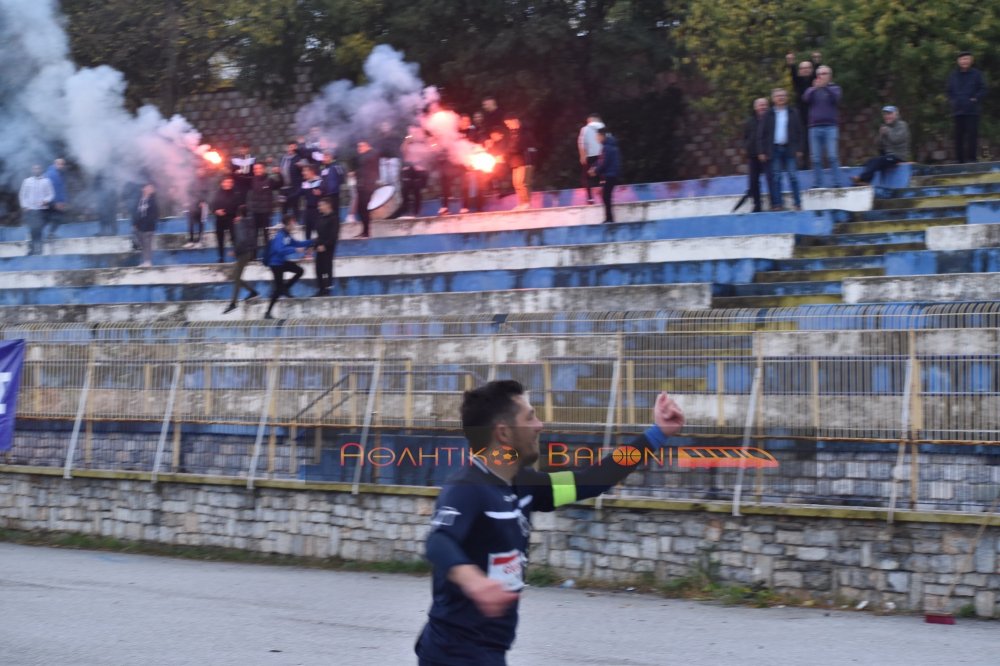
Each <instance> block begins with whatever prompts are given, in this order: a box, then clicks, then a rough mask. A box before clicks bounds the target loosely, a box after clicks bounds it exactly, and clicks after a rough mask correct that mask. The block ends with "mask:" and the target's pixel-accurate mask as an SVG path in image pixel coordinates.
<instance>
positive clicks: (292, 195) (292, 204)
mask: <svg viewBox="0 0 1000 666" xmlns="http://www.w3.org/2000/svg"><path fill="white" fill-rule="evenodd" d="M307 161H308V158H307V157H306V153H305V150H304V149H303V148H301V147H300V146H299V144H298V143H297V142H295V141H290V142H289V143H288V148H287V150H286V151H285V154H284V155H282V156H281V161H280V162H279V163H278V171H279V172H280V173H281V195H282V196H283V197H284V202H283V203H282V205H281V215H282V216H284V215H285V213H295V215H298V214H299V189H300V188H301V187H302V164H303V163H305V162H307Z"/></svg>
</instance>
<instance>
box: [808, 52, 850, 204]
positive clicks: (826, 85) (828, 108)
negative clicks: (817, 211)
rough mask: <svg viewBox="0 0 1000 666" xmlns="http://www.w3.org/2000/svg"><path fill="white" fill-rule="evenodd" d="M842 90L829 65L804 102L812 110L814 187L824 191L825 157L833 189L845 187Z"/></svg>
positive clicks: (817, 79) (811, 142) (823, 66)
mask: <svg viewBox="0 0 1000 666" xmlns="http://www.w3.org/2000/svg"><path fill="white" fill-rule="evenodd" d="M842 95H843V93H842V91H841V90H840V86H838V85H836V84H835V83H834V82H833V70H832V69H830V68H829V67H827V66H826V65H822V66H820V67H819V68H818V69H817V70H816V80H815V81H813V84H812V87H810V88H809V89H808V90H806V92H805V94H803V96H802V98H803V99H804V100H805V102H806V104H807V105H808V106H809V120H808V125H809V154H810V155H811V156H812V165H813V187H823V154H824V153H825V154H826V159H827V161H828V162H829V164H830V171H831V172H832V173H833V186H834V187H842V186H843V181H842V180H841V175H840V157H839V155H838V151H839V150H840V145H839V144H840V128H839V125H840V99H841V96H842Z"/></svg>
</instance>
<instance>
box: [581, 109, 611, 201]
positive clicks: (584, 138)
mask: <svg viewBox="0 0 1000 666" xmlns="http://www.w3.org/2000/svg"><path fill="white" fill-rule="evenodd" d="M602 127H604V123H603V122H601V117H600V116H599V115H597V114H596V113H592V114H590V115H589V116H587V124H586V125H584V126H583V127H581V128H580V134H579V135H578V136H577V137H576V147H577V151H578V152H579V153H580V172H581V174H582V176H583V187H584V189H585V190H586V191H587V203H588V204H592V203H594V195H593V192H592V191H591V190H592V188H593V187H594V186H595V184H596V183H594V176H592V175H591V172H592V169H593V167H594V165H595V164H597V158H598V157H600V156H601V142H600V141H599V140H598V138H597V130H599V129H601V128H602Z"/></svg>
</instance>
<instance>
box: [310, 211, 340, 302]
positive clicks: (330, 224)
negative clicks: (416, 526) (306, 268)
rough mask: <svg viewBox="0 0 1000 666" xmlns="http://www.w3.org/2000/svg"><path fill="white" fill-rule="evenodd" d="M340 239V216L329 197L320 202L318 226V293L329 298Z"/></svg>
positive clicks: (317, 294) (316, 294)
mask: <svg viewBox="0 0 1000 666" xmlns="http://www.w3.org/2000/svg"><path fill="white" fill-rule="evenodd" d="M339 237H340V215H339V214H337V212H336V211H335V209H334V207H333V202H332V201H331V200H330V198H329V197H323V198H322V199H320V200H319V222H318V224H317V225H316V293H315V296H329V295H330V286H331V285H332V284H333V257H334V255H335V254H336V252H337V239H338V238H339Z"/></svg>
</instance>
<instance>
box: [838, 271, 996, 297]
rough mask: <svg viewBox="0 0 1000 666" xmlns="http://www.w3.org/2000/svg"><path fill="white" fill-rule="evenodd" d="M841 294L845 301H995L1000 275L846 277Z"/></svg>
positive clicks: (956, 274)
mask: <svg viewBox="0 0 1000 666" xmlns="http://www.w3.org/2000/svg"><path fill="white" fill-rule="evenodd" d="M843 295H844V302H845V303H885V302H907V301H909V302H912V301H916V302H921V303H931V302H933V303H948V302H952V301H995V300H1000V279H998V275H997V274H996V273H955V274H948V275H915V276H902V277H871V278H847V279H845V280H844V287H843Z"/></svg>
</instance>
